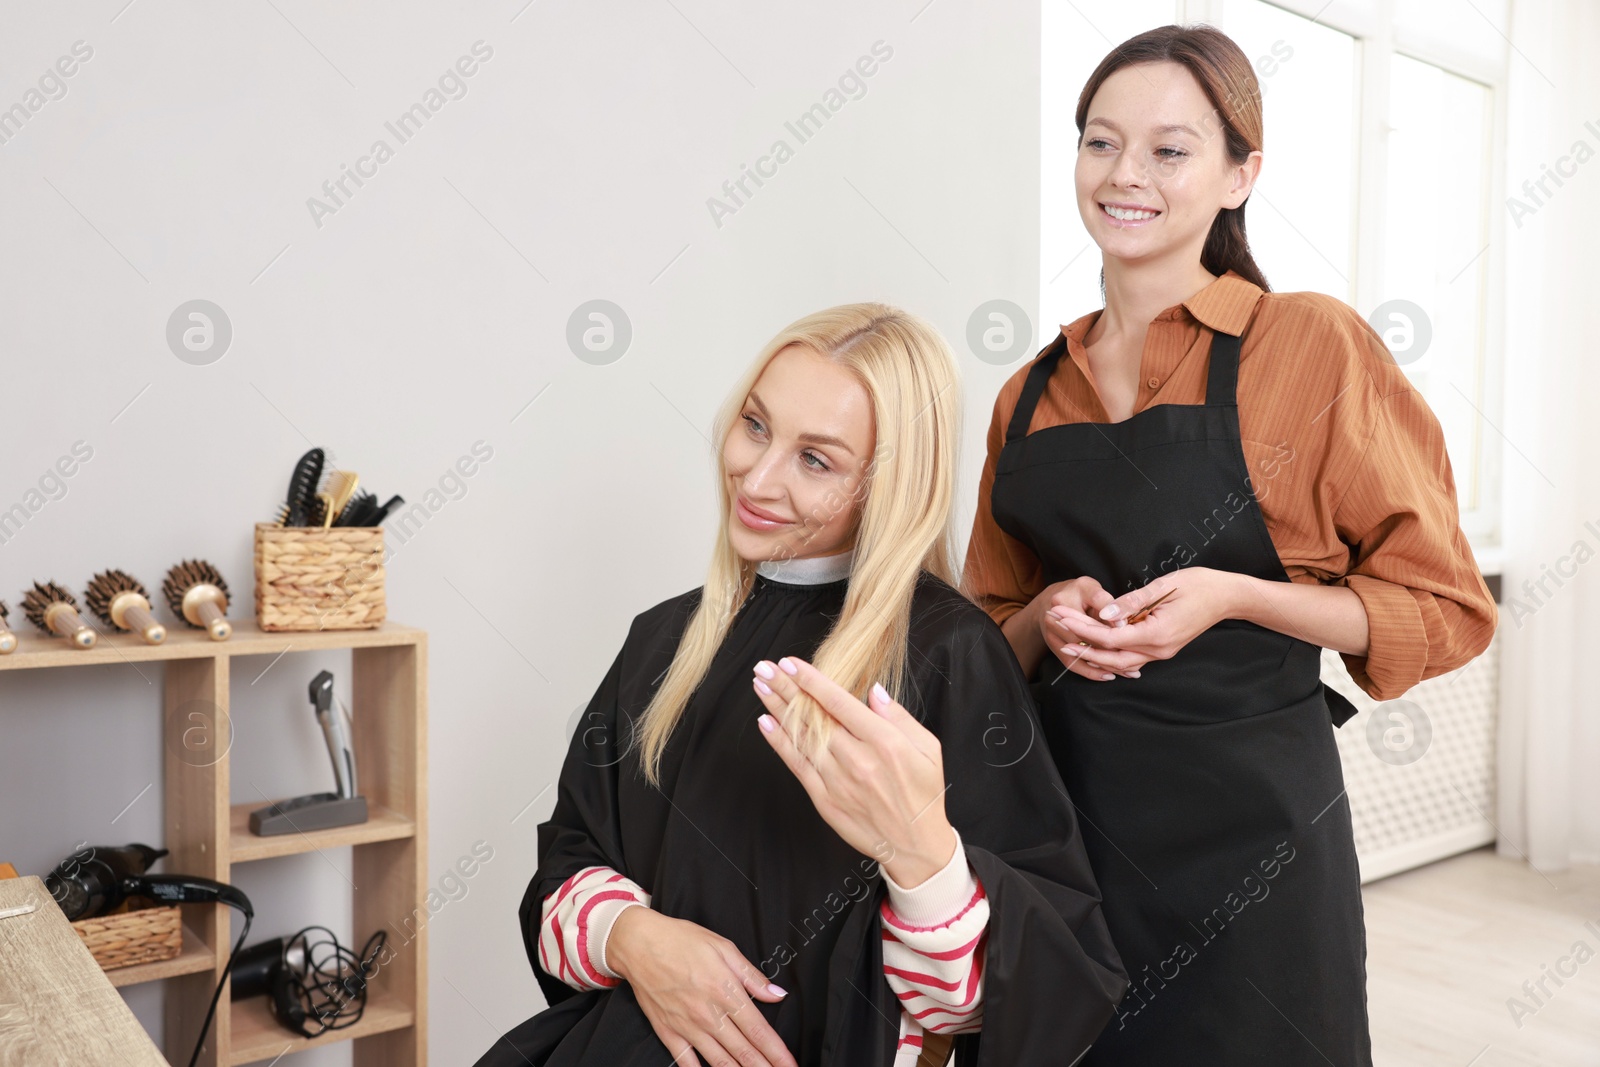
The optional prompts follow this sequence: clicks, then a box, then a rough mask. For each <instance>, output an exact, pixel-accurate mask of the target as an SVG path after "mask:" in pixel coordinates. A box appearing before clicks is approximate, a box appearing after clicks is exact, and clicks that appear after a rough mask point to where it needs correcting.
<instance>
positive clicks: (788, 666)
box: [778, 656, 800, 674]
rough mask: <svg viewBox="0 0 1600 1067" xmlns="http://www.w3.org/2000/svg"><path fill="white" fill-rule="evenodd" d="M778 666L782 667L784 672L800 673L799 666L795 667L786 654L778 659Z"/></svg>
mask: <svg viewBox="0 0 1600 1067" xmlns="http://www.w3.org/2000/svg"><path fill="white" fill-rule="evenodd" d="M778 666H780V667H782V668H783V672H784V673H785V674H799V673H800V668H799V667H796V666H795V665H794V662H793V661H792V660H790V659H789V657H788V656H785V657H783V658H782V659H780V660H779V661H778Z"/></svg>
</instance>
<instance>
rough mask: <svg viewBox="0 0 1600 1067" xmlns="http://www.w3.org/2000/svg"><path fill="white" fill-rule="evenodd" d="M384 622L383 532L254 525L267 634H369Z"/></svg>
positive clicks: (260, 611)
mask: <svg viewBox="0 0 1600 1067" xmlns="http://www.w3.org/2000/svg"><path fill="white" fill-rule="evenodd" d="M385 617H386V611H385V606H384V599H383V527H381V526H370V527H367V526H334V527H331V528H329V529H326V530H324V529H322V528H320V527H316V526H278V525H276V524H275V523H269V522H260V523H257V524H256V623H257V624H258V625H259V626H260V627H261V628H262V629H263V630H369V629H372V628H373V627H375V626H378V625H380V624H382V622H383V620H384V618H385Z"/></svg>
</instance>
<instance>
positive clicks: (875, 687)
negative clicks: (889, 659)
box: [872, 682, 889, 704]
mask: <svg viewBox="0 0 1600 1067" xmlns="http://www.w3.org/2000/svg"><path fill="white" fill-rule="evenodd" d="M872 695H873V696H875V697H877V698H878V702H879V703H880V704H887V703H889V691H888V690H887V689H885V688H884V687H883V686H882V685H881V684H880V683H878V682H873V683H872Z"/></svg>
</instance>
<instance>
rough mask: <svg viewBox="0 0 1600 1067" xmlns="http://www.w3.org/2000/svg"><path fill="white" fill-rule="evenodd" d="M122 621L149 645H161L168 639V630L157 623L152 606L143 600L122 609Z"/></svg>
mask: <svg viewBox="0 0 1600 1067" xmlns="http://www.w3.org/2000/svg"><path fill="white" fill-rule="evenodd" d="M122 621H123V622H125V623H127V624H128V629H130V630H132V631H134V632H135V633H137V634H138V635H139V636H140V637H142V638H144V639H145V642H146V643H147V644H152V645H159V644H160V643H161V642H163V641H165V640H166V639H167V628H166V627H165V626H163V625H161V623H159V622H157V621H156V617H155V616H154V615H152V614H150V605H149V604H148V603H147V602H145V601H143V600H136V601H134V602H133V603H131V604H129V605H128V606H127V607H126V608H123V609H122Z"/></svg>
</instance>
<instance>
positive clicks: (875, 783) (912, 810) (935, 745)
mask: <svg viewBox="0 0 1600 1067" xmlns="http://www.w3.org/2000/svg"><path fill="white" fill-rule="evenodd" d="M755 672H756V677H755V678H754V679H752V681H753V682H754V685H755V690H756V695H757V696H759V697H760V698H761V702H762V703H763V704H765V705H766V707H767V710H768V711H769V712H771V714H770V715H763V716H762V717H761V730H762V733H764V734H765V735H766V738H767V741H768V743H769V744H771V745H772V747H773V749H774V750H776V751H777V753H778V755H779V756H780V757H781V758H782V759H783V762H784V763H785V764H787V765H788V767H789V770H790V771H792V772H793V773H794V776H795V777H796V778H798V779H800V784H801V785H803V786H804V787H805V790H806V793H807V794H809V795H810V797H811V802H812V804H814V805H815V806H816V809H817V814H819V815H821V816H822V818H823V820H824V821H825V822H826V823H827V824H828V825H829V826H831V827H833V829H834V831H835V832H836V833H838V835H839V836H840V837H842V838H843V839H844V840H845V843H846V844H848V845H850V847H851V848H854V849H855V850H856V851H857V852H860V853H863V854H865V855H872V856H876V857H877V859H878V862H880V863H882V864H883V867H884V870H885V871H887V872H888V874H889V877H890V878H893V879H894V880H895V882H896V883H897V884H899V885H903V886H905V887H906V888H908V889H910V888H914V887H916V886H918V885H921V884H922V883H923V882H925V881H927V880H928V878H929V877H931V876H932V875H934V874H937V873H938V872H939V871H940V870H942V869H943V868H944V866H945V864H947V863H949V862H950V858H951V856H952V855H954V854H955V847H956V835H955V830H954V829H953V828H952V827H951V826H950V821H949V820H948V819H947V818H946V817H945V813H944V791H945V782H944V757H943V756H942V755H941V753H940V745H939V739H938V738H937V737H935V736H934V735H933V734H932V733H930V732H929V731H928V730H927V728H926V727H924V726H923V725H922V724H921V723H919V722H918V721H917V720H916V718H915V717H913V716H912V714H911V713H910V712H909V711H907V710H906V709H905V708H903V707H901V706H900V704H899V703H897V702H896V701H894V700H892V699H890V698H889V694H888V693H887V692H886V691H885V690H884V689H883V687H882V686H880V685H876V684H874V685H873V687H872V692H871V694H870V697H869V699H870V700H871V706H870V707H869V706H868V705H866V704H863V703H861V701H859V700H857V699H856V698H855V697H854V696H852V695H851V694H850V693H848V692H846V691H845V690H844V689H843V688H841V687H840V686H839V685H838V684H836V683H835V682H834V681H833V679H832V678H829V677H828V676H827V675H825V674H823V673H822V672H821V671H819V670H817V669H816V668H815V667H813V666H812V665H811V664H809V663H807V662H806V661H805V660H803V659H797V658H795V657H793V656H786V657H784V658H783V659H781V660H779V661H778V663H777V666H776V667H774V666H773V664H772V663H770V662H768V661H767V660H762V661H761V662H760V663H758V664H756V667H755ZM801 690H804V691H805V692H806V693H807V694H809V695H810V696H811V697H813V698H814V699H815V700H816V701H817V703H818V704H820V705H821V706H822V708H823V710H825V711H826V712H827V713H828V714H829V715H831V716H833V719H834V730H833V732H832V734H831V735H830V736H829V738H828V744H827V747H826V748H825V749H823V750H822V751H821V752H820V753H818V754H817V757H816V759H815V761H814V762H813V761H812V760H808V759H807V758H806V757H805V756H804V755H802V754H801V752H800V750H799V748H798V747H796V744H795V741H794V734H793V732H792V727H793V725H794V724H793V722H792V720H791V718H790V711H789V707H790V704H791V703H792V702H793V700H794V699H795V697H797V696H799V695H800V692H801Z"/></svg>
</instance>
